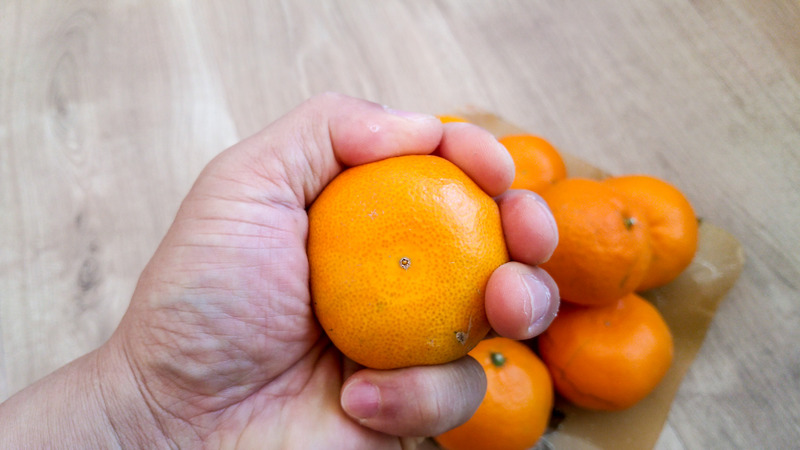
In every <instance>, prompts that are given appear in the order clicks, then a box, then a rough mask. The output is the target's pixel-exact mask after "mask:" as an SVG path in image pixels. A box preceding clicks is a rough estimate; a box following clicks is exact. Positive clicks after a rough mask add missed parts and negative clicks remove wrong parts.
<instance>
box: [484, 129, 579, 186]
mask: <svg viewBox="0 0 800 450" xmlns="http://www.w3.org/2000/svg"><path fill="white" fill-rule="evenodd" d="M499 141H500V143H501V144H503V145H504V146H505V147H506V149H507V150H508V153H510V154H511V158H512V159H513V160H514V166H515V168H516V174H515V176H514V182H513V183H512V184H511V188H512V189H527V190H529V191H533V192H536V193H541V192H542V191H543V190H545V189H547V188H548V187H550V186H551V185H552V184H554V183H556V182H557V181H561V180H563V179H564V178H566V177H567V167H566V165H565V164H564V160H563V159H562V158H561V154H560V153H559V151H558V150H557V149H556V148H555V147H553V145H552V144H550V142H548V141H547V140H545V139H544V138H541V137H539V136H534V135H531V134H517V135H510V136H505V137H502V138H500V139H499Z"/></svg>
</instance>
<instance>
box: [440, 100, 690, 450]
mask: <svg viewBox="0 0 800 450" xmlns="http://www.w3.org/2000/svg"><path fill="white" fill-rule="evenodd" d="M440 118H441V119H442V121H443V122H448V121H459V120H460V121H464V120H463V119H459V118H457V117H445V116H443V117H440ZM499 140H500V142H501V143H502V144H503V145H505V147H506V148H507V149H508V151H509V153H510V154H511V156H512V158H513V159H514V162H515V165H516V177H515V179H514V183H513V185H512V188H513V189H528V190H531V191H533V192H536V193H538V194H539V195H541V196H542V198H544V200H545V201H546V202H547V204H548V205H549V206H550V209H551V210H552V212H553V216H554V217H555V219H556V223H557V225H558V232H559V244H558V246H557V248H556V250H555V252H554V253H553V255H552V257H551V258H550V259H549V261H547V262H546V263H544V264H542V267H543V268H544V269H546V270H547V271H548V272H549V273H550V275H551V276H552V277H553V279H554V280H555V281H556V283H557V284H558V287H559V290H560V294H561V300H562V303H561V308H560V311H559V313H558V316H557V317H556V319H555V320H554V321H553V323H552V325H550V327H549V328H548V329H547V331H545V332H544V333H543V334H542V335H541V336H539V337H538V339H536V341H535V342H536V345H535V346H532V347H533V348H531V347H528V346H526V345H524V344H522V343H518V342H515V341H511V340H508V339H504V338H494V339H488V340H485V341H483V342H482V343H481V344H479V345H478V347H476V348H475V349H474V350H472V351H471V352H470V355H472V356H473V357H475V358H476V359H477V360H478V361H479V362H480V363H481V364H482V365H483V367H484V370H485V371H486V375H487V381H488V387H487V394H486V397H485V398H484V401H483V403H482V404H481V406H480V407H479V409H478V411H477V412H476V413H475V415H474V416H473V417H472V418H471V419H470V420H469V421H468V422H466V423H465V424H464V425H462V426H460V427H457V428H455V429H453V430H451V431H449V432H447V433H445V434H443V435H440V436H437V437H436V440H437V442H439V444H440V445H442V446H443V447H446V448H449V449H453V450H456V449H462V448H470V449H475V448H529V447H531V446H533V445H534V444H535V443H536V442H537V440H538V439H539V438H540V437H541V436H542V434H543V433H544V431H545V430H546V427H547V424H548V421H549V418H550V414H551V410H552V405H553V390H555V392H556V393H558V395H560V396H561V397H562V398H564V399H566V400H567V401H569V402H571V403H572V404H574V405H576V406H578V407H582V408H586V409H592V410H606V411H615V410H622V409H626V408H629V407H631V406H633V405H635V404H636V403H638V402H639V401H641V400H642V399H644V398H645V397H646V396H648V394H650V393H651V392H652V391H653V389H655V387H656V386H657V385H658V384H659V383H660V382H661V380H662V378H663V377H664V375H665V374H666V373H667V371H668V369H669V368H670V365H671V363H672V358H673V342H672V335H671V333H670V330H669V328H668V326H667V324H666V323H665V321H664V319H663V318H662V316H661V314H660V313H659V312H658V310H657V309H656V308H655V307H654V306H653V305H652V304H651V303H650V302H648V301H647V300H645V299H644V298H642V297H640V296H639V295H638V293H641V292H643V291H646V290H648V289H652V288H655V287H658V286H662V285H664V284H667V283H669V282H670V281H672V280H673V279H675V278H676V277H677V276H678V275H679V274H681V272H683V271H684V269H686V267H687V266H688V265H689V263H690V262H691V261H692V259H693V257H694V254H695V252H696V249H697V240H698V221H697V218H696V216H695V213H694V211H693V209H692V206H691V205H690V203H689V201H688V200H687V199H686V197H685V196H684V195H683V194H682V193H681V192H680V191H679V190H678V189H677V188H675V187H674V186H672V185H671V184H669V183H667V182H665V181H663V180H660V179H658V178H655V177H652V176H648V175H626V176H616V177H610V178H607V179H604V180H602V181H599V180H593V179H585V178H575V177H568V175H567V170H566V167H565V164H564V161H563V159H562V157H561V155H560V153H559V151H558V150H557V149H556V148H554V147H553V146H552V145H551V144H550V143H548V142H547V141H546V140H545V139H543V138H541V137H537V136H533V135H514V136H505V137H502V138H500V139H499ZM510 430H513V431H510ZM521 430H524V431H521Z"/></svg>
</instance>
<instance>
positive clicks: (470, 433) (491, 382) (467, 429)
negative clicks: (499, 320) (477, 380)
mask: <svg viewBox="0 0 800 450" xmlns="http://www.w3.org/2000/svg"><path fill="white" fill-rule="evenodd" d="M469 354H470V356H472V357H473V358H475V359H476V360H477V361H478V362H479V363H480V364H481V366H483V370H484V372H485V373H486V396H485V397H484V398H483V402H481V405H480V406H479V407H478V410H477V411H475V414H473V415H472V417H471V418H470V419H469V420H468V421H467V422H465V423H464V424H462V425H460V426H458V427H456V428H454V429H452V430H450V431H448V432H446V433H443V434H441V435H439V436H437V437H436V438H435V439H436V441H437V442H438V443H439V444H440V445H441V446H443V447H445V448H447V449H449V450H467V449H469V450H482V449H486V450H494V449H507V450H514V449H519V450H522V449H528V448H531V447H533V446H534V445H535V444H536V442H537V441H538V440H539V438H540V437H541V436H542V435H543V434H544V432H545V430H546V429H547V424H548V422H549V421H550V414H551V411H552V408H553V383H552V381H551V379H550V374H549V373H548V371H547V368H546V367H545V365H544V364H543V363H542V361H541V360H540V359H539V358H538V357H537V356H536V354H535V353H534V352H533V351H532V350H531V349H530V348H528V347H527V346H526V345H524V344H522V343H520V342H517V341H514V340H511V339H506V338H502V337H497V338H492V339H486V340H484V341H481V343H480V344H478V346H477V347H475V348H474V349H473V350H472V351H471V352H469Z"/></svg>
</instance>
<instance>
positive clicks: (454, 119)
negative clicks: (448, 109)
mask: <svg viewBox="0 0 800 450" xmlns="http://www.w3.org/2000/svg"><path fill="white" fill-rule="evenodd" d="M436 117H438V118H439V120H440V121H441V122H442V123H450V122H468V120H467V119H465V118H463V117H460V116H453V115H442V116H436Z"/></svg>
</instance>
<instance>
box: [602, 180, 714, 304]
mask: <svg viewBox="0 0 800 450" xmlns="http://www.w3.org/2000/svg"><path fill="white" fill-rule="evenodd" d="M604 182H605V183H607V184H609V185H610V186H612V187H614V188H615V189H617V190H618V191H620V192H622V193H623V194H625V195H626V196H627V197H628V198H629V199H630V200H631V201H632V202H633V203H635V204H636V206H638V207H639V208H640V209H641V210H642V211H643V212H644V215H645V220H647V224H648V228H649V229H650V244H651V247H652V249H653V256H652V259H651V260H650V266H649V268H648V269H647V273H646V274H645V276H644V279H643V280H642V282H641V283H640V284H639V286H638V287H637V289H636V290H637V291H644V290H647V289H651V288H654V287H658V286H662V285H664V284H667V283H669V282H670V281H672V280H674V279H675V278H676V277H677V276H678V275H680V274H681V272H683V271H684V269H686V267H687V266H689V264H690V263H691V262H692V259H693V258H694V254H695V253H696V252H697V239H698V224H697V217H696V216H695V213H694V209H692V205H691V204H690V203H689V200H687V199H686V197H685V196H684V195H683V193H682V192H681V191H679V190H678V189H677V188H676V187H674V186H672V185H671V184H669V183H667V182H666V181H663V180H660V179H658V178H655V177H652V176H649V175H626V176H619V177H613V178H609V179H606V180H604Z"/></svg>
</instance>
